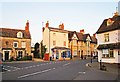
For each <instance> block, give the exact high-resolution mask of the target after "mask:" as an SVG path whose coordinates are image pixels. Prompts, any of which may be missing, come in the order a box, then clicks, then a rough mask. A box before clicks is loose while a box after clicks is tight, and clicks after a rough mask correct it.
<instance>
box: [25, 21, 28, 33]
mask: <svg viewBox="0 0 120 82" xmlns="http://www.w3.org/2000/svg"><path fill="white" fill-rule="evenodd" d="M25 31H26V32H29V21H28V20H27V23H26V26H25Z"/></svg>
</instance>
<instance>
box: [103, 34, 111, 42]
mask: <svg viewBox="0 0 120 82" xmlns="http://www.w3.org/2000/svg"><path fill="white" fill-rule="evenodd" d="M109 41H110V39H109V33H107V34H104V42H109Z"/></svg>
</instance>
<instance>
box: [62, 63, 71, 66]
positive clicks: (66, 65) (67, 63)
mask: <svg viewBox="0 0 120 82" xmlns="http://www.w3.org/2000/svg"><path fill="white" fill-rule="evenodd" d="M69 64H71V63H67V64H64V65H63V66H67V65H69Z"/></svg>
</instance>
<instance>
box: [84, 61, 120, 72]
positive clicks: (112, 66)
mask: <svg viewBox="0 0 120 82" xmlns="http://www.w3.org/2000/svg"><path fill="white" fill-rule="evenodd" d="M102 65H104V66H105V67H106V71H105V70H100V63H99V62H93V63H87V64H86V66H88V67H90V68H92V69H95V70H100V71H104V72H109V73H115V74H118V72H119V69H120V68H119V66H118V64H112V63H102Z"/></svg>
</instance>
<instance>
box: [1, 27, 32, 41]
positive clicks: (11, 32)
mask: <svg viewBox="0 0 120 82" xmlns="http://www.w3.org/2000/svg"><path fill="white" fill-rule="evenodd" d="M18 32H22V33H23V38H25V39H31V35H30V32H26V31H25V30H20V29H10V28H0V37H10V38H17V33H18Z"/></svg>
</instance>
